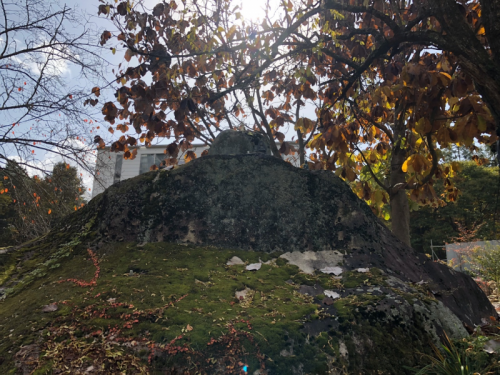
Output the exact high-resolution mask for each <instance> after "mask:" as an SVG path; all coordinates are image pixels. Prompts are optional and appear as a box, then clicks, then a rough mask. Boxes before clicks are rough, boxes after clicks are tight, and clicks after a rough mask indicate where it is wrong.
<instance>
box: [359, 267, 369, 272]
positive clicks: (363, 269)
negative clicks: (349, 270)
mask: <svg viewBox="0 0 500 375" xmlns="http://www.w3.org/2000/svg"><path fill="white" fill-rule="evenodd" d="M356 271H358V272H362V273H366V272H368V271H370V269H369V268H358V269H357V270H356Z"/></svg>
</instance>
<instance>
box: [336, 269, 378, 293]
mask: <svg viewBox="0 0 500 375" xmlns="http://www.w3.org/2000/svg"><path fill="white" fill-rule="evenodd" d="M384 280H385V277H384V276H383V274H382V272H381V271H380V270H379V269H378V268H370V271H369V272H366V273H365V272H358V271H348V272H344V273H343V274H342V283H343V284H344V287H345V288H356V287H358V286H364V285H377V286H380V285H386V283H385V282H384Z"/></svg>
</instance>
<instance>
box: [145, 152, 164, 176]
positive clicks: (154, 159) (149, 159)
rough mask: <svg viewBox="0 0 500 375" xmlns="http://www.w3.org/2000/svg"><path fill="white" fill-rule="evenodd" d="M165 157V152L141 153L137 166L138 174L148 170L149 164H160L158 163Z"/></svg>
mask: <svg viewBox="0 0 500 375" xmlns="http://www.w3.org/2000/svg"><path fill="white" fill-rule="evenodd" d="M164 159H165V154H146V155H141V164H140V166H139V174H143V173H146V172H149V169H150V168H151V166H153V165H156V166H157V167H159V166H160V163H161V162H162V161H163V160H164Z"/></svg>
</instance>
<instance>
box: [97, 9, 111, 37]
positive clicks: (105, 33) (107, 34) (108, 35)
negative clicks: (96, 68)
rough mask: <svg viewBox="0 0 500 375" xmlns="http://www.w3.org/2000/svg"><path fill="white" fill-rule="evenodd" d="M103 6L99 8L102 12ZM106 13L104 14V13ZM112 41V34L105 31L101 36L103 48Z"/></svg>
mask: <svg viewBox="0 0 500 375" xmlns="http://www.w3.org/2000/svg"><path fill="white" fill-rule="evenodd" d="M101 6H102V5H101ZM101 6H99V11H100V10H101ZM103 13H104V12H103ZM109 39H111V32H109V31H107V30H106V31H104V32H103V33H102V34H101V41H100V44H101V46H103V45H104V44H106V42H107V41H108V40H109Z"/></svg>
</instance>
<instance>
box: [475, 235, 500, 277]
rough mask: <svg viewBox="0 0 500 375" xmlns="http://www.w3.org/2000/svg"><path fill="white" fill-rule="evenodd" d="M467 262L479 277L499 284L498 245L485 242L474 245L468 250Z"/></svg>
mask: <svg viewBox="0 0 500 375" xmlns="http://www.w3.org/2000/svg"><path fill="white" fill-rule="evenodd" d="M469 263H470V265H471V266H472V269H473V270H474V271H475V272H476V273H477V274H479V275H480V276H481V277H483V278H484V279H486V280H491V281H494V282H495V283H496V285H497V286H498V285H500V245H493V244H491V243H490V242H486V243H485V245H484V247H478V246H476V247H474V248H473V249H472V251H471V252H470V256H469Z"/></svg>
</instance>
